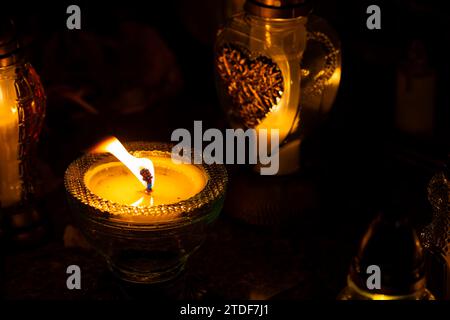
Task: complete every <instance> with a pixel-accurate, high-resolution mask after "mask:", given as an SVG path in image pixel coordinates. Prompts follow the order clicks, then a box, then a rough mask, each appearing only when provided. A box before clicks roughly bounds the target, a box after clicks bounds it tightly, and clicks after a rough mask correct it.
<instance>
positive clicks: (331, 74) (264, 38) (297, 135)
mask: <svg viewBox="0 0 450 320" xmlns="http://www.w3.org/2000/svg"><path fill="white" fill-rule="evenodd" d="M266 2H267V3H266ZM291 2H292V1H288V0H286V1H281V2H280V5H281V7H280V8H278V7H271V10H272V11H270V14H264V13H261V12H260V11H258V10H259V9H258V10H255V9H254V8H255V7H256V8H261V7H262V8H266V7H267V5H273V4H271V2H270V1H269V2H268V1H265V0H258V1H247V3H246V8H247V10H246V11H243V12H240V13H237V14H235V15H234V16H232V17H231V18H230V19H228V20H227V22H226V23H225V24H224V26H223V27H222V28H221V29H220V30H219V32H218V34H217V38H216V45H215V70H216V83H217V90H218V94H219V98H220V102H221V105H222V107H223V109H224V111H225V115H226V117H227V119H228V123H229V125H230V126H231V127H232V128H243V129H246V128H255V129H257V130H259V129H268V130H270V129H278V130H279V141H280V151H279V154H280V170H279V173H278V174H289V173H292V172H295V171H297V170H298V169H299V161H298V160H299V156H298V153H299V149H300V144H301V141H302V140H303V139H304V137H305V135H306V134H308V133H309V132H310V131H312V130H314V129H316V128H317V127H318V126H319V125H320V124H321V123H323V120H324V118H325V116H326V115H327V114H328V112H329V111H330V109H331V106H332V104H333V102H334V100H335V97H336V93H337V89H338V87H339V83H340V78H341V51H340V43H339V38H338V36H337V35H336V33H335V32H334V30H333V29H332V28H331V27H330V26H329V25H328V23H327V22H326V21H325V20H324V19H322V18H319V17H317V16H314V15H310V14H309V11H308V10H307V9H302V7H301V6H302V5H304V4H303V3H302V1H293V2H292V3H291ZM249 4H250V5H249ZM260 4H261V6H260ZM284 5H285V6H286V7H285V8H284V7H283V6H284ZM297 5H298V6H299V8H300V9H302V10H303V11H301V12H300V13H297V14H294V13H292V12H291V14H290V15H288V14H286V11H287V10H294V9H290V8H296V6H297ZM249 7H250V9H252V10H250V9H249ZM300 9H299V10H300ZM283 10H284V11H283ZM283 15H285V16H283ZM257 168H258V166H256V169H257Z"/></svg>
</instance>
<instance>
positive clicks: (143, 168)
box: [91, 137, 155, 194]
mask: <svg viewBox="0 0 450 320" xmlns="http://www.w3.org/2000/svg"><path fill="white" fill-rule="evenodd" d="M91 152H109V153H111V154H113V155H114V156H115V157H116V158H117V159H119V160H120V162H122V163H123V165H124V166H126V167H127V168H128V169H129V170H130V171H131V173H132V174H133V175H134V176H135V177H136V178H137V179H138V180H139V182H140V183H142V185H143V186H144V187H145V192H146V193H147V194H149V193H150V192H152V188H153V185H154V183H155V168H154V166H153V162H152V161H151V160H150V159H147V158H136V157H134V156H132V155H131V154H130V153H128V151H127V150H126V149H125V147H124V146H123V145H122V144H121V143H120V141H119V140H117V138H114V137H110V138H108V139H106V140H105V141H103V142H102V143H100V144H99V145H97V146H96V147H94V148H93V149H92V150H91Z"/></svg>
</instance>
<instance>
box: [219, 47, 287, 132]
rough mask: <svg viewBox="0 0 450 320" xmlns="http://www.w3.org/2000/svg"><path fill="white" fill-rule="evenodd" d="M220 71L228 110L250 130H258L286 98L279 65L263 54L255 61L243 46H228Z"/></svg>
mask: <svg viewBox="0 0 450 320" xmlns="http://www.w3.org/2000/svg"><path fill="white" fill-rule="evenodd" d="M216 70H217V73H218V75H219V77H220V81H221V86H222V90H223V92H224V94H226V95H227V98H228V99H229V104H230V106H231V110H227V111H229V112H230V115H231V118H232V119H233V120H235V121H237V122H239V123H240V124H242V125H243V126H245V127H247V128H254V127H256V126H257V125H258V124H259V123H260V122H261V121H262V120H263V119H264V118H265V117H266V116H267V114H268V113H269V112H270V111H271V110H272V108H273V107H275V106H276V105H277V104H278V103H279V101H280V99H281V97H282V95H283V91H284V87H283V74H282V73H281V70H280V68H279V67H278V65H277V64H276V63H275V62H274V61H273V60H272V59H270V58H268V57H266V56H263V55H259V56H257V57H254V58H252V57H251V55H250V53H249V51H248V50H247V49H245V48H243V47H240V46H237V45H231V44H227V45H224V46H222V47H221V48H219V50H218V51H217V56H216Z"/></svg>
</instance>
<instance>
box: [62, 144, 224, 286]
mask: <svg viewBox="0 0 450 320" xmlns="http://www.w3.org/2000/svg"><path fill="white" fill-rule="evenodd" d="M125 147H126V148H127V150H128V151H129V152H130V153H131V154H132V155H133V156H135V157H138V158H141V157H146V158H149V159H151V158H152V157H158V158H161V157H163V158H164V157H167V160H168V161H170V157H171V150H172V145H170V144H164V143H147V142H135V143H129V144H125ZM114 161H117V160H116V159H115V158H114V157H113V156H112V155H110V154H107V153H98V154H95V153H94V154H85V155H84V156H82V157H80V158H79V159H77V160H75V161H74V162H73V163H72V164H70V166H69V167H68V169H67V171H66V174H65V179H64V180H65V187H66V191H67V196H68V200H69V204H70V207H71V210H72V213H73V216H74V219H75V221H76V223H77V225H78V227H79V228H80V230H81V231H82V232H83V234H84V235H85V237H86V239H87V240H88V242H89V243H90V244H91V245H92V246H93V247H94V248H95V249H96V250H97V251H98V252H99V253H100V254H101V255H102V256H103V257H104V258H105V259H106V262H107V264H108V267H109V269H110V270H111V271H112V272H113V274H115V275H116V276H118V277H119V278H120V279H122V280H125V281H128V282H133V283H146V284H153V283H160V282H165V281H168V280H171V279H174V278H175V277H177V276H178V275H179V274H180V273H181V272H182V271H183V270H184V268H185V265H186V261H187V260H188V258H189V256H190V255H191V254H192V253H193V252H194V251H195V250H196V249H198V248H199V247H200V245H201V244H202V242H203V241H204V239H205V236H206V233H207V231H208V228H209V226H210V225H211V223H212V222H213V221H214V220H215V219H216V218H217V217H218V215H219V212H220V211H221V209H222V205H223V202H224V198H225V189H226V184H227V173H226V169H225V166H223V165H217V164H212V165H207V164H201V165H194V164H188V166H195V167H196V168H197V169H198V170H199V171H200V172H201V173H202V174H203V175H204V176H205V179H206V182H205V185H204V187H203V188H202V189H201V191H199V192H198V193H196V194H195V195H194V196H192V197H190V198H188V199H185V200H181V201H178V202H175V203H168V204H158V205H148V206H136V205H129V204H120V203H117V202H113V201H111V200H108V199H105V198H102V197H100V196H98V195H97V194H95V193H94V192H92V191H91V190H90V187H89V183H90V182H89V175H87V173H88V172H92V170H93V169H95V168H96V167H98V166H102V165H104V164H106V163H108V162H114ZM183 165H185V164H181V165H180V170H181V171H182V166H183ZM98 174H101V172H100V173H98ZM105 174H106V175H108V172H107V171H106V172H105ZM109 174H110V173H109ZM157 181H158V168H157V167H156V182H157ZM155 188H157V186H156V187H155ZM173 188H177V185H176V184H175V185H173Z"/></svg>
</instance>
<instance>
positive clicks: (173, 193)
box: [85, 156, 207, 207]
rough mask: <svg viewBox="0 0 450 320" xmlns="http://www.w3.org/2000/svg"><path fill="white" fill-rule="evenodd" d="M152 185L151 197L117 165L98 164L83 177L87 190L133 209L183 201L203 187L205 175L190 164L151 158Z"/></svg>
mask: <svg viewBox="0 0 450 320" xmlns="http://www.w3.org/2000/svg"><path fill="white" fill-rule="evenodd" d="M150 160H152V161H153V165H154V167H155V184H154V186H153V190H152V192H151V193H149V194H147V193H146V192H145V187H144V186H143V185H142V183H141V182H140V181H139V180H138V179H137V178H136V177H135V176H134V175H133V174H132V173H131V172H130V170H128V168H126V167H125V166H124V165H123V164H122V163H121V162H108V163H103V164H99V165H97V166H95V167H93V168H91V169H90V170H88V172H87V173H86V175H85V184H86V186H87V188H88V189H89V190H90V191H91V192H92V193H94V194H96V195H97V196H99V197H101V198H103V199H107V200H109V201H112V202H115V203H118V204H122V205H130V206H137V207H148V206H157V205H162V204H173V203H177V202H180V201H183V200H187V199H189V198H191V197H193V196H195V195H196V194H198V193H199V192H200V191H202V190H203V188H204V187H205V185H206V182H207V176H206V173H205V172H204V171H203V170H202V169H200V168H199V167H197V166H195V165H191V164H175V163H173V162H172V160H171V158H170V156H168V157H161V156H156V157H153V156H152V157H151V159H150Z"/></svg>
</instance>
